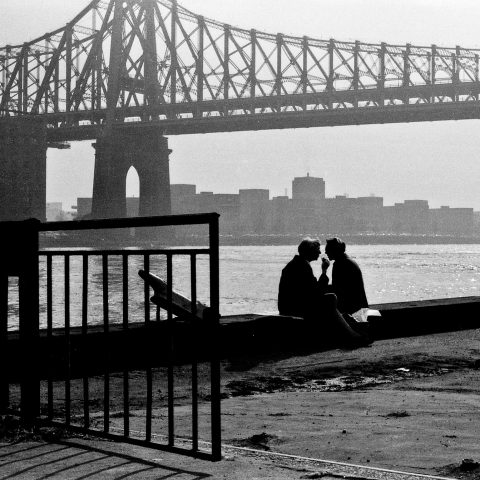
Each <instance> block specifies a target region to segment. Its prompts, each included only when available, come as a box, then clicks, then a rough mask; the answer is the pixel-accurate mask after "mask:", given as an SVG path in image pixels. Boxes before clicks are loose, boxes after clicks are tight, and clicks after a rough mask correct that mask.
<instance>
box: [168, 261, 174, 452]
mask: <svg viewBox="0 0 480 480" xmlns="http://www.w3.org/2000/svg"><path fill="white" fill-rule="evenodd" d="M172 279H173V275H172V254H171V253H167V322H168V334H169V335H168V336H169V345H168V381H167V383H168V445H169V446H171V447H173V445H174V443H175V419H174V415H175V410H174V405H173V402H174V392H173V389H174V383H173V361H174V338H173V336H174V323H173V312H172Z"/></svg>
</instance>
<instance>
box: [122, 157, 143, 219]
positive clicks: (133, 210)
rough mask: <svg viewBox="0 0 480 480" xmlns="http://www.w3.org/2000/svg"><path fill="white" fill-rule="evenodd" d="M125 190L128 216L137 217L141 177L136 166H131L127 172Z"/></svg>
mask: <svg viewBox="0 0 480 480" xmlns="http://www.w3.org/2000/svg"><path fill="white" fill-rule="evenodd" d="M125 192H126V202H127V217H136V216H137V215H138V209H139V202H140V178H139V176H138V172H137V170H136V168H135V167H134V166H131V167H130V168H129V170H128V172H127V178H126V189H125Z"/></svg>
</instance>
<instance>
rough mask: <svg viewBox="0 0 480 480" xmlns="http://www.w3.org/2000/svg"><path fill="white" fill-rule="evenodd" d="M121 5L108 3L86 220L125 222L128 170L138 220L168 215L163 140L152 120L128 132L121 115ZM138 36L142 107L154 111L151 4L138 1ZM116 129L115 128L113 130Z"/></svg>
mask: <svg viewBox="0 0 480 480" xmlns="http://www.w3.org/2000/svg"><path fill="white" fill-rule="evenodd" d="M123 4H124V0H114V14H113V26H112V37H111V44H110V64H109V77H108V88H107V111H106V117H105V127H104V129H103V132H102V136H101V137H100V138H98V139H97V141H96V143H95V144H94V147H95V171H94V180H93V198H92V217H94V218H107V217H124V216H126V199H125V197H126V177H127V173H128V170H129V169H130V167H132V166H133V167H134V168H135V169H136V171H137V173H138V177H139V181H140V199H139V200H140V206H139V215H140V216H149V215H169V214H170V213H171V200H170V171H169V154H170V152H171V150H169V148H168V140H167V138H165V137H164V136H163V130H162V129H160V128H158V127H156V126H155V120H158V115H157V116H155V115H149V114H144V115H143V118H142V120H143V121H148V126H145V125H143V126H141V127H137V126H135V125H132V126H129V125H128V123H124V119H123V118H122V116H121V115H122V114H121V108H120V107H121V98H120V91H121V87H122V85H123V84H124V83H125V72H126V71H127V65H126V61H127V58H128V55H127V54H126V53H125V52H124V48H125V47H124V42H123V40H124V39H123V32H124V22H125V21H126V20H125V18H124V5H123ZM143 7H144V9H145V22H144V29H143V32H141V31H139V32H138V35H143V38H142V46H143V65H144V67H143V81H142V83H143V85H142V87H143V89H142V90H143V95H144V103H145V107H146V109H147V110H148V107H154V106H155V105H157V104H158V100H159V94H158V91H159V83H158V78H157V47H156V30H155V29H156V27H155V0H144V2H143ZM119 124H121V126H119Z"/></svg>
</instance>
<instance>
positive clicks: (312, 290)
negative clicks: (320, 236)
mask: <svg viewBox="0 0 480 480" xmlns="http://www.w3.org/2000/svg"><path fill="white" fill-rule="evenodd" d="M319 256H320V241H319V240H317V239H312V238H305V239H304V240H302V241H301V242H300V245H299V246H298V255H295V256H294V257H293V259H292V260H290V262H288V263H287V265H286V266H285V267H284V268H283V270H282V275H281V277H280V285H279V289H278V310H279V312H280V315H288V316H294V317H303V318H311V317H312V316H315V315H316V314H317V313H318V304H319V302H320V297H321V295H323V293H325V291H326V288H327V285H328V281H329V280H328V277H327V275H326V271H327V269H328V266H329V262H328V260H327V259H324V260H322V275H321V276H320V278H319V279H318V280H317V278H316V277H315V275H314V274H313V270H312V267H311V265H310V262H312V261H315V260H318V257H319Z"/></svg>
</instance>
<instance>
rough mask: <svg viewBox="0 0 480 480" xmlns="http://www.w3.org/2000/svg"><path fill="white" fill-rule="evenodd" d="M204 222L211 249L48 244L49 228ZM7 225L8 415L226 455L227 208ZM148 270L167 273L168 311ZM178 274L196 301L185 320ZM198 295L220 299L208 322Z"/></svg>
mask: <svg viewBox="0 0 480 480" xmlns="http://www.w3.org/2000/svg"><path fill="white" fill-rule="evenodd" d="M202 224H203V225H206V226H207V227H208V246H207V247H206V248H168V249H167V248H157V249H155V248H149V249H143V250H138V249H134V250H132V249H102V250H98V249H68V250H64V249H61V250H60V249H57V250H43V251H40V250H39V249H38V236H39V233H40V232H59V231H73V230H75V231H77V232H85V231H87V230H97V231H98V230H100V231H101V232H106V235H108V234H109V232H111V231H112V229H119V228H126V229H131V228H142V231H144V232H148V229H152V228H154V227H168V226H173V225H202ZM147 227H148V228H147ZM0 230H1V233H2V238H3V239H9V240H8V241H6V240H4V241H3V242H2V243H3V245H2V251H3V254H4V258H10V259H12V261H11V262H6V263H5V264H4V266H3V268H2V270H3V272H2V275H1V277H0V278H1V282H2V283H1V292H0V342H1V345H0V347H5V348H1V351H2V352H3V353H2V355H8V356H9V357H10V361H9V362H8V365H9V369H8V371H6V372H4V373H5V375H2V378H3V379H4V380H3V381H2V383H1V384H0V402H1V407H2V409H3V411H8V410H10V411H11V410H12V409H15V410H16V411H17V413H18V414H20V415H21V416H22V418H23V420H24V421H25V422H27V423H33V422H37V421H41V422H43V423H46V424H50V425H56V426H59V427H65V428H67V429H70V430H74V431H79V432H83V433H87V434H90V435H97V436H101V437H105V438H108V439H112V440H118V441H123V442H130V443H134V444H138V445H143V446H148V447H152V448H157V449H161V450H167V451H171V452H176V453H180V454H184V455H190V456H195V457H199V458H205V459H209V460H219V459H220V458H221V424H220V366H219V358H218V355H217V353H216V352H217V335H218V326H219V244H218V214H198V215H176V216H165V217H148V218H147V217H145V218H130V219H108V220H87V221H75V222H53V223H46V224H41V223H39V222H35V221H27V222H4V223H2V224H0ZM149 238H151V239H153V238H154V237H152V236H151V235H150V237H149ZM138 268H141V269H142V270H144V271H145V272H147V273H148V272H152V273H157V274H161V276H162V277H164V279H165V281H166V284H167V293H166V303H165V304H163V305H162V307H163V308H160V307H159V306H155V305H152V304H151V302H150V295H151V294H152V290H151V288H150V287H149V286H148V284H146V283H144V282H143V280H141V279H140V277H138V275H136V271H135V270H136V269H138ZM11 277H16V278H18V308H19V325H18V330H17V331H11V328H10V331H9V323H8V300H9V299H8V279H9V278H11ZM179 278H182V279H183V282H184V283H183V292H184V293H186V294H187V295H188V296H189V297H190V299H191V309H190V312H187V314H185V315H178V314H177V315H174V313H173V312H174V305H173V295H174V288H173V286H174V285H177V283H178V281H180V280H178V279H179ZM205 283H208V288H207V287H206V285H205ZM185 290H188V291H187V292H186V291H185ZM199 290H202V295H203V298H205V297H208V303H209V304H208V307H209V308H208V309H207V312H208V315H204V317H203V318H201V317H200V316H199V315H197V299H198V293H199ZM187 295H186V296H187ZM59 310H61V312H60V311H59ZM139 317H140V318H139ZM10 327H11V325H10ZM4 358H5V357H4ZM12 358H13V359H15V361H14V362H12ZM2 360H3V359H2ZM2 365H3V366H4V367H3V368H5V365H7V364H6V363H5V362H2ZM12 365H15V366H14V367H12ZM206 375H208V377H209V378H208V383H206V382H205V381H204V379H205V377H206ZM199 379H200V381H199ZM16 385H19V388H18V390H19V393H18V398H19V402H17V403H16V404H15V401H12V400H13V399H15V398H17V397H16V396H15V388H16V387H15V386H16ZM178 391H180V395H178V396H176V392H178Z"/></svg>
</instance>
